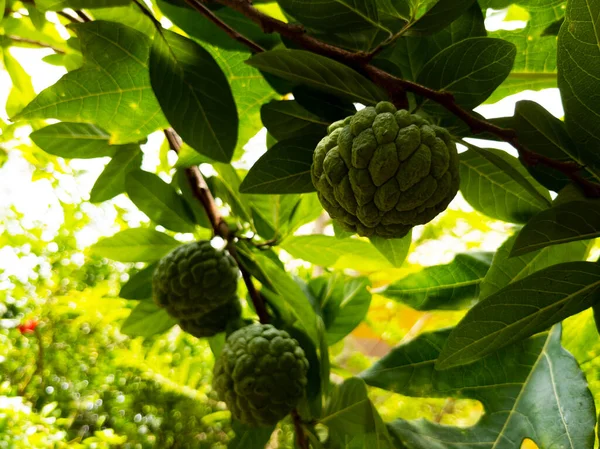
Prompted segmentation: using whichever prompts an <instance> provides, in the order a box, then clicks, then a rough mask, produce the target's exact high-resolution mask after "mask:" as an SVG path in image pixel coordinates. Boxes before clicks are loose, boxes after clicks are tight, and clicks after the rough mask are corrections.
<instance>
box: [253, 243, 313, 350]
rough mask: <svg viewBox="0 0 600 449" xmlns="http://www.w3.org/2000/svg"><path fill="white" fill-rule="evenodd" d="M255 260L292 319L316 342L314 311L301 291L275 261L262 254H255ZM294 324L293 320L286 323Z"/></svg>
mask: <svg viewBox="0 0 600 449" xmlns="http://www.w3.org/2000/svg"><path fill="white" fill-rule="evenodd" d="M256 262H257V263H258V264H259V265H260V267H261V268H262V270H263V272H264V273H265V274H266V276H267V278H268V279H269V280H270V281H271V284H272V285H273V290H274V293H275V294H276V295H277V296H278V297H279V298H280V299H281V300H282V301H283V302H284V304H285V305H286V310H287V312H288V313H290V314H291V316H293V318H294V320H296V321H297V322H298V324H299V325H300V326H301V327H302V328H303V329H304V331H305V332H306V334H307V335H308V336H309V337H310V339H311V340H312V342H313V343H314V344H315V345H316V344H317V343H318V341H319V340H318V334H317V324H316V315H315V312H314V310H313V308H312V306H311V305H310V302H309V301H308V298H307V297H306V296H305V295H304V293H303V292H302V289H300V287H299V286H298V284H296V283H295V282H294V281H293V280H292V279H291V278H290V277H289V275H288V274H287V273H286V272H285V271H283V270H282V269H281V268H279V267H278V266H277V265H276V264H275V262H273V261H272V260H271V259H269V258H268V257H267V256H264V255H262V254H257V255H256ZM287 324H288V325H292V324H294V323H293V322H291V323H287Z"/></svg>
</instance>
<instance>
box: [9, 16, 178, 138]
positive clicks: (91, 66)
mask: <svg viewBox="0 0 600 449" xmlns="http://www.w3.org/2000/svg"><path fill="white" fill-rule="evenodd" d="M70 27H72V28H73V29H74V30H75V32H76V33H77V35H78V36H79V39H80V40H81V50H82V52H83V55H84V65H83V67H82V68H80V69H78V70H74V71H73V72H69V73H67V74H66V75H64V76H63V77H62V78H61V79H60V80H59V81H58V82H57V83H56V84H54V85H53V86H51V87H49V88H47V89H45V90H43V91H42V92H41V93H40V94H39V95H38V96H37V97H36V98H35V99H34V100H33V101H32V102H31V103H29V104H28V105H27V107H26V108H25V109H24V110H23V111H22V112H21V113H20V114H18V115H17V116H16V117H15V118H14V119H34V118H56V119H59V120H64V121H72V122H88V123H95V124H97V125H98V126H100V127H101V128H102V129H104V130H105V131H106V132H108V133H110V135H111V143H114V144H119V143H128V142H136V141H139V140H140V139H142V138H144V137H146V136H147V135H148V134H150V133H152V132H153V131H156V130H157V129H159V128H165V127H166V126H167V123H166V120H165V118H164V116H163V114H162V112H161V110H160V106H159V105H158V102H157V101H156V97H155V96H154V94H153V93H152V88H151V87H150V76H149V74H148V65H147V61H148V54H149V49H150V40H149V39H148V37H147V36H145V35H144V34H142V33H140V32H139V31H136V30H134V29H132V28H129V27H127V26H124V25H121V24H117V23H113V22H104V21H93V22H88V23H80V24H72V25H70Z"/></svg>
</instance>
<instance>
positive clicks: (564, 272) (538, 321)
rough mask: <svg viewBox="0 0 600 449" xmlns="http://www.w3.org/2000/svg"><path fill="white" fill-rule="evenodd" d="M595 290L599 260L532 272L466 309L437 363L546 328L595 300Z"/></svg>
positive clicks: (475, 355) (461, 360)
mask: <svg viewBox="0 0 600 449" xmlns="http://www.w3.org/2000/svg"><path fill="white" fill-rule="evenodd" d="M599 292H600V265H598V264H595V263H591V262H568V263H563V264H559V265H553V266H551V267H549V268H545V269H543V270H540V271H536V272H535V273H533V274H531V275H529V276H527V277H525V278H523V279H521V280H520V281H516V282H513V283H512V284H510V285H508V286H507V287H505V288H503V289H502V290H499V291H497V292H496V293H494V294H493V295H491V296H488V297H487V298H485V299H484V300H483V301H481V302H479V303H478V304H477V305H475V307H473V308H472V309H471V310H469V312H468V313H467V315H466V316H465V317H464V318H463V319H462V321H461V322H460V323H459V324H458V326H457V327H456V328H455V329H454V330H453V331H452V333H451V334H450V337H449V338H448V341H447V342H446V345H445V346H444V349H443V350H442V352H441V354H440V357H439V359H438V361H437V364H436V367H437V368H439V369H448V368H452V367H455V366H459V365H464V364H467V363H471V362H473V361H475V360H478V359H480V358H481V357H483V356H485V355H487V354H489V353H490V352H493V351H495V350H496V349H499V348H502V347H504V346H507V345H510V344H512V343H515V342H518V341H520V340H523V339H525V338H527V337H530V336H531V335H533V334H536V333H538V332H541V331H543V330H546V329H547V328H549V327H550V326H552V325H553V324H555V323H559V322H560V321H562V320H564V319H565V318H568V317H570V316H571V315H575V314H576V313H579V312H581V311H583V310H585V309H587V308H589V307H591V306H592V305H594V303H595V302H596V301H597V299H598V293H599Z"/></svg>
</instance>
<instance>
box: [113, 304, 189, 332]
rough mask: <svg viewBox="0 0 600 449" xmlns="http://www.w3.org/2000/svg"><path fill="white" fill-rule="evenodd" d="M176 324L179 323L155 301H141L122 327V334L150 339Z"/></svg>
mask: <svg viewBox="0 0 600 449" xmlns="http://www.w3.org/2000/svg"><path fill="white" fill-rule="evenodd" d="M176 324H177V321H176V320H175V319H174V318H171V317H170V316H169V314H168V313H167V311H166V310H165V309H160V308H159V307H158V306H157V305H156V304H154V302H153V301H141V302H140V303H138V305H137V306H135V308H134V309H133V310H132V311H131V313H130V314H129V316H128V317H127V319H126V320H125V322H124V323H123V325H122V326H121V333H123V334H125V335H129V336H130V337H144V338H148V337H152V336H153V335H158V334H162V333H164V332H166V331H168V330H169V329H171V328H172V327H173V326H175V325H176Z"/></svg>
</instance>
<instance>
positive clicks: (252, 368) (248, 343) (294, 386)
mask: <svg viewBox="0 0 600 449" xmlns="http://www.w3.org/2000/svg"><path fill="white" fill-rule="evenodd" d="M307 372H308V360H307V359H306V356H305V355H304V350H303V349H302V348H301V347H300V345H299V343H298V341H297V340H295V339H293V338H291V337H290V335H289V334H288V333H287V332H285V331H283V330H280V329H277V328H275V327H274V326H272V325H270V324H252V325H250V326H246V327H243V328H241V329H239V330H237V331H235V332H234V333H232V334H231V335H230V336H229V338H228V339H227V342H226V343H225V346H224V347H223V350H222V352H221V355H220V357H219V359H218V360H217V362H216V364H215V368H214V379H213V387H214V389H215V390H216V391H217V393H218V394H219V397H220V399H221V400H223V401H225V403H226V404H227V407H228V408H229V410H230V411H231V414H232V415H233V417H234V418H236V419H238V420H239V421H241V422H242V423H244V424H247V425H249V426H269V425H273V424H276V423H277V422H278V421H280V420H281V419H283V418H284V417H285V416H286V415H287V414H288V413H290V412H291V411H292V409H293V408H294V407H296V406H297V405H298V402H299V401H300V399H301V398H302V397H303V396H304V392H305V389H306V384H307Z"/></svg>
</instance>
